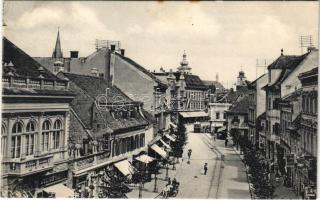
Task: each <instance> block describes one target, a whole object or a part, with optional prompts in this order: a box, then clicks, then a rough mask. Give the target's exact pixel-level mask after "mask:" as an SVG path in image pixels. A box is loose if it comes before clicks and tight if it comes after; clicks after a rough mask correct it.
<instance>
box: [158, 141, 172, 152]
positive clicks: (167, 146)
mask: <svg viewBox="0 0 320 200" xmlns="http://www.w3.org/2000/svg"><path fill="white" fill-rule="evenodd" d="M160 142H161V143H162V144H163V145H164V146H165V147H166V148H167V149H169V150H171V147H170V145H168V144H167V143H165V142H164V141H163V140H162V139H160Z"/></svg>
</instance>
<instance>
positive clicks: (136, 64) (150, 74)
mask: <svg viewBox="0 0 320 200" xmlns="http://www.w3.org/2000/svg"><path fill="white" fill-rule="evenodd" d="M114 53H115V54H116V55H118V56H120V58H122V59H124V60H126V61H127V62H129V63H130V62H132V63H131V64H132V65H134V66H135V67H136V68H137V69H139V70H140V71H142V72H144V73H145V74H147V75H148V76H150V77H151V78H152V79H154V80H155V81H156V82H158V83H161V84H165V83H163V82H162V81H161V80H160V79H158V78H157V77H156V76H155V75H153V74H152V72H150V71H148V70H147V69H146V68H144V67H143V66H142V65H140V64H139V63H137V62H135V61H134V60H132V59H131V58H129V57H126V56H123V55H121V54H119V53H118V52H114Z"/></svg>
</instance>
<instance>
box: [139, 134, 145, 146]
mask: <svg viewBox="0 0 320 200" xmlns="http://www.w3.org/2000/svg"><path fill="white" fill-rule="evenodd" d="M143 146H144V133H143V134H141V135H140V147H143Z"/></svg>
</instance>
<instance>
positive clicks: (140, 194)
mask: <svg viewBox="0 0 320 200" xmlns="http://www.w3.org/2000/svg"><path fill="white" fill-rule="evenodd" d="M141 198H142V181H141V180H140V184H139V199H141Z"/></svg>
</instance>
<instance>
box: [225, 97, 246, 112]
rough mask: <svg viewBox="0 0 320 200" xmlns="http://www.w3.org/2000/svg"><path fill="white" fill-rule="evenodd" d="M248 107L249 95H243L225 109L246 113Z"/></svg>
mask: <svg viewBox="0 0 320 200" xmlns="http://www.w3.org/2000/svg"><path fill="white" fill-rule="evenodd" d="M248 108H249V97H248V95H245V96H243V97H240V98H239V99H238V100H237V101H236V102H235V103H234V104H233V105H232V106H231V107H230V109H229V110H228V111H227V112H229V113H238V114H247V113H248Z"/></svg>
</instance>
